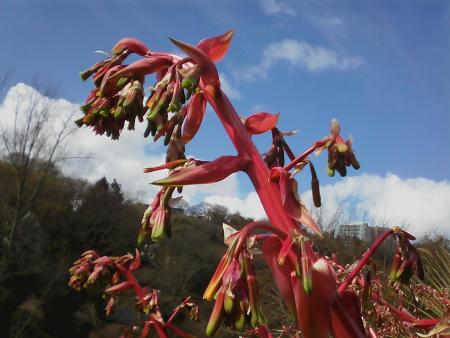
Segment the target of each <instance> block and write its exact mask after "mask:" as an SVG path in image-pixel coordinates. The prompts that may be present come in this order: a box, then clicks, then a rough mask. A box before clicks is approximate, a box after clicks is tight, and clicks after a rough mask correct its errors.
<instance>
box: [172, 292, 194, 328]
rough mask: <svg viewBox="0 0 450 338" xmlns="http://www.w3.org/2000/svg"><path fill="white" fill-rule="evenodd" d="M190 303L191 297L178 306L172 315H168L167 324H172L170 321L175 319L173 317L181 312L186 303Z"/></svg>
mask: <svg viewBox="0 0 450 338" xmlns="http://www.w3.org/2000/svg"><path fill="white" fill-rule="evenodd" d="M190 301H191V297H190V296H189V297H186V298H185V299H184V300H183V301H182V302H181V304H180V305H178V306H177V307H176V308H175V310H174V311H173V312H172V314H171V315H170V317H169V319H168V320H167V323H170V322H172V320H174V319H175V317H176V316H177V315H178V313H179V312H180V311H181V310H183V308H184V306H185V305H186V303H188V302H190Z"/></svg>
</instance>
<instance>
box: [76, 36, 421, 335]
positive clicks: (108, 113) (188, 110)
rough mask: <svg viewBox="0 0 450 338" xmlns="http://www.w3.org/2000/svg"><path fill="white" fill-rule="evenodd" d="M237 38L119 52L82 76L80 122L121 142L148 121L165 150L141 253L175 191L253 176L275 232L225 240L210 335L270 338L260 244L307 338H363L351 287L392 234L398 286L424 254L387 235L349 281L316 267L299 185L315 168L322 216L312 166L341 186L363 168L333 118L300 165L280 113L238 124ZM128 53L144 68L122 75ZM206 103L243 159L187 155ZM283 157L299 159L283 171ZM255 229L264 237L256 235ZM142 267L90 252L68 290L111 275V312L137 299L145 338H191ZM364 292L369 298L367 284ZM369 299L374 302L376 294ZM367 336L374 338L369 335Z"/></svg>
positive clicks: (249, 228)
mask: <svg viewBox="0 0 450 338" xmlns="http://www.w3.org/2000/svg"><path fill="white" fill-rule="evenodd" d="M233 34H234V31H229V32H226V33H224V34H222V35H218V36H215V37H211V38H207V39H204V40H202V41H200V42H199V43H198V44H197V45H195V46H194V45H189V44H187V43H184V42H181V41H178V40H174V39H171V41H172V42H173V43H174V44H175V45H176V46H177V47H179V48H180V49H181V50H182V51H183V52H185V53H186V54H187V56H186V57H179V56H176V55H172V54H168V53H159V52H155V51H150V50H149V49H148V48H147V47H146V46H145V45H144V44H143V43H142V42H140V41H138V40H134V39H130V38H126V39H123V40H121V41H119V42H118V43H117V44H116V46H115V47H114V48H113V54H114V55H113V56H111V57H109V58H107V59H106V60H103V61H101V62H99V63H97V64H96V65H94V66H93V67H91V68H90V69H88V70H87V71H86V72H84V73H82V74H81V76H82V78H83V79H86V78H88V77H89V76H91V75H94V85H95V88H94V90H92V91H91V93H90V94H89V96H88V98H87V99H86V103H85V105H84V106H83V107H82V110H83V112H84V117H83V118H82V119H80V120H78V121H77V124H78V125H80V126H81V125H87V126H90V127H93V128H94V130H95V131H96V132H97V133H100V134H103V133H106V134H107V135H108V136H111V137H112V138H118V137H119V135H120V132H121V130H122V129H123V127H124V124H125V122H128V128H129V129H133V127H134V123H135V119H136V117H137V118H138V120H139V121H141V120H143V119H144V118H145V119H146V120H147V129H146V131H145V134H144V136H148V135H150V134H151V135H152V136H153V139H154V141H155V142H156V141H157V140H158V139H160V138H163V140H164V141H163V142H164V145H167V153H166V163H165V164H162V165H160V166H157V167H153V168H147V169H145V172H151V171H155V170H160V169H168V170H169V171H170V172H169V175H168V176H167V177H166V178H164V179H162V180H158V181H156V182H153V184H156V185H160V186H162V189H161V190H160V192H159V193H158V194H157V196H156V197H155V199H154V201H153V202H152V203H151V204H150V206H149V208H148V209H147V210H146V212H145V214H144V217H143V219H142V224H141V231H140V234H139V239H138V242H139V243H141V242H142V241H143V240H144V239H145V238H146V237H147V236H148V235H149V236H150V237H151V239H152V240H154V241H157V240H160V239H161V238H162V235H163V233H164V232H165V233H166V234H167V235H170V210H171V209H170V205H169V202H170V199H171V197H172V194H173V193H174V190H175V187H177V189H178V191H179V192H181V188H182V187H183V186H184V185H191V184H208V183H214V182H218V181H221V180H223V179H225V178H226V177H228V176H229V175H231V174H232V173H235V172H238V171H243V172H245V173H246V174H247V175H248V177H249V179H250V181H251V182H252V184H253V186H254V187H255V190H256V192H257V194H258V197H259V199H260V201H261V204H262V206H263V208H264V210H265V211H266V214H267V217H268V223H262V222H253V223H250V224H248V225H246V226H245V227H243V228H242V229H241V230H239V231H237V232H236V233H234V234H233V235H231V236H229V237H228V238H227V239H226V243H227V244H228V245H229V248H228V250H227V252H226V254H225V255H224V256H223V257H222V259H221V260H220V262H219V264H218V266H217V268H216V271H215V273H214V275H213V276H212V278H211V281H210V283H209V285H208V287H207V288H206V290H205V293H204V295H203V298H204V299H206V300H209V301H211V300H213V299H215V305H214V309H213V312H212V314H211V317H210V320H209V322H208V326H207V329H206V333H207V335H212V334H214V332H215V331H216V330H217V328H218V326H219V325H220V324H221V323H222V322H224V323H225V324H226V325H229V326H231V327H233V328H235V329H238V330H241V331H242V330H244V329H245V327H246V325H247V326H252V327H253V328H254V329H253V330H252V331H251V334H257V335H259V336H260V337H271V336H270V333H269V331H268V329H267V327H266V326H265V322H266V320H265V317H264V315H263V312H262V308H261V302H260V299H259V291H258V288H257V281H256V275H255V272H254V264H253V260H254V257H253V256H252V254H251V252H252V250H254V247H253V246H254V245H259V244H260V243H261V249H262V252H263V257H264V260H265V261H266V263H267V265H268V266H269V268H270V269H271V271H272V275H273V277H274V280H275V284H276V286H277V287H278V289H279V291H280V295H281V297H282V298H283V301H284V302H285V303H286V305H287V307H288V309H289V310H290V311H291V312H292V314H293V315H294V317H295V318H296V320H297V324H298V328H299V329H300V330H301V332H302V335H303V336H305V337H306V338H310V337H319V338H320V337H327V336H328V335H329V334H330V333H331V334H333V335H334V336H335V337H363V336H365V335H366V333H365V328H364V326H363V325H362V320H361V313H360V310H359V309H360V305H361V304H360V303H359V299H358V298H357V296H356V294H355V293H354V292H353V290H351V288H349V285H351V284H352V283H353V282H354V280H358V279H359V280H361V278H362V275H361V271H362V269H363V268H364V267H365V266H366V265H367V264H368V262H369V260H370V258H371V257H372V255H373V253H374V252H375V250H376V249H377V248H378V247H379V245H381V243H382V242H383V241H384V240H385V239H386V238H387V237H389V236H391V235H395V236H396V237H397V238H398V243H399V246H398V249H397V255H396V256H395V258H394V265H393V269H392V272H391V275H390V280H391V281H396V280H398V279H400V280H403V281H404V280H406V279H407V278H408V277H409V276H410V274H411V273H412V272H415V273H417V274H418V275H419V276H422V275H423V270H422V265H421V262H420V258H419V256H418V253H417V250H416V249H415V248H414V247H413V246H412V245H411V243H410V242H409V241H410V240H412V239H413V238H412V236H411V235H409V234H407V233H406V232H404V231H401V230H400V229H397V228H395V229H392V230H390V231H388V232H386V233H385V234H384V235H382V236H381V237H380V238H379V239H377V240H376V241H375V243H374V244H373V245H372V247H371V248H370V249H369V251H368V252H367V253H366V254H365V255H364V256H363V257H362V259H361V260H360V261H359V262H358V264H357V265H356V266H355V267H354V268H353V270H352V271H350V272H349V273H348V274H347V275H346V276H345V278H343V281H342V282H341V283H339V282H340V280H341V278H340V277H338V275H337V274H336V272H335V270H334V269H333V267H335V268H336V270H337V271H338V272H339V275H342V274H343V273H344V272H343V271H344V268H343V267H341V266H339V265H338V264H337V260H336V259H334V260H333V261H329V260H327V259H325V258H321V257H319V256H318V254H316V253H315V252H314V250H313V245H312V241H311V240H309V239H308V238H307V237H306V232H305V228H303V227H302V225H303V226H305V227H306V228H307V229H309V230H311V231H313V232H315V233H317V234H319V235H320V234H321V229H320V228H319V226H318V225H317V224H316V222H315V220H314V219H313V217H312V216H311V215H310V214H309V212H308V210H307V209H306V207H305V206H304V205H303V204H302V203H301V201H300V199H299V194H298V186H297V182H296V180H295V179H294V177H293V176H294V174H295V173H297V172H299V171H301V170H302V169H303V168H304V166H306V165H308V164H309V166H310V170H311V190H312V193H313V201H314V204H315V206H316V207H319V206H320V205H321V199H320V190H319V181H318V178H317V173H316V171H315V169H314V166H313V165H312V163H311V162H310V161H309V156H310V155H311V154H312V153H313V152H315V151H318V152H320V151H321V150H324V149H327V150H328V174H329V175H330V176H333V175H334V173H335V171H336V170H337V171H338V172H339V174H340V175H341V176H345V175H346V174H347V167H348V166H350V165H351V166H353V167H354V168H355V169H358V168H359V163H358V161H357V160H356V157H355V153H354V151H353V149H352V139H351V138H350V139H348V140H347V141H345V140H344V139H343V138H342V137H341V135H340V125H339V123H338V122H337V121H336V120H333V121H332V122H331V127H330V134H329V135H328V136H326V137H325V138H323V139H322V140H319V141H316V142H315V143H313V145H312V146H311V147H310V148H308V149H307V150H306V151H304V152H303V153H302V154H300V155H299V156H295V154H294V152H293V151H292V149H291V148H290V147H289V145H288V144H287V142H286V140H285V139H284V136H287V135H290V134H292V133H283V132H280V131H279V130H278V129H277V127H276V125H277V123H278V120H279V115H278V114H277V115H273V114H270V113H256V114H253V115H251V116H249V117H247V118H246V119H245V120H242V119H241V118H240V117H239V115H238V114H237V113H236V111H235V109H234V107H233V106H232V104H231V103H230V101H229V100H228V98H227V97H226V95H225V94H224V92H223V91H222V89H221V86H220V80H219V75H218V74H219V73H218V71H217V68H216V66H215V64H214V62H216V61H219V60H221V59H222V58H223V57H224V56H225V54H226V52H227V50H228V48H229V46H230V43H231V39H232V37H233ZM130 53H136V54H138V55H140V56H142V59H140V60H138V61H135V62H133V63H131V64H130V65H123V64H122V63H123V62H124V60H125V59H126V57H127V56H128V55H129V54H130ZM147 74H155V77H156V82H155V84H154V86H153V87H151V93H150V95H149V97H148V98H147V100H146V101H145V105H144V104H143V102H144V100H143V95H144V94H143V92H144V91H143V84H144V80H145V76H146V75H147ZM206 104H209V105H210V106H211V107H212V109H213V110H214V111H215V112H216V114H217V116H218V118H219V120H220V122H221V123H222V125H223V127H224V129H225V131H226V133H227V134H228V136H229V138H230V140H231V141H232V143H233V145H234V147H235V149H236V152H237V154H236V156H220V157H218V158H217V159H215V160H213V161H210V162H206V161H198V160H194V159H186V156H185V146H186V145H187V144H188V143H189V142H190V141H191V140H192V139H193V137H195V136H196V134H197V132H198V131H199V128H200V126H201V123H202V121H203V118H204V114H205V110H206ZM144 115H145V116H144ZM268 131H271V133H272V146H271V148H270V150H269V151H268V152H267V153H266V154H265V155H264V159H263V157H262V156H261V155H260V153H259V151H258V149H257V148H256V146H255V144H254V143H253V141H252V139H251V137H252V135H256V134H262V133H265V132H268ZM285 154H286V155H287V156H288V158H289V159H290V161H291V162H290V163H288V164H287V165H285V161H284V160H285ZM293 169H294V172H291V171H292V170H293ZM255 229H258V230H263V231H265V232H266V233H258V234H256V235H255V234H253V230H255ZM139 264H140V261H139V260H138V255H136V258H133V257H132V256H131V255H126V256H123V257H119V258H103V257H102V258H99V257H98V255H96V254H95V253H94V252H87V253H85V254H83V256H82V258H81V259H80V260H79V261H77V262H76V264H75V266H74V267H73V268H72V269H71V273H72V274H73V276H72V278H71V280H70V285H71V286H72V287H74V288H75V289H80V288H81V287H83V286H84V287H86V286H88V285H89V283H91V282H95V281H96V280H98V279H100V278H104V277H105V276H106V275H107V274H106V273H105V271H109V272H111V270H112V271H115V273H114V275H113V276H114V277H113V278H112V279H111V283H110V285H109V286H108V288H107V290H106V293H107V294H108V295H109V297H110V298H109V301H108V306H107V308H108V311H110V310H111V309H112V308H113V306H114V303H115V302H116V297H117V295H118V294H121V293H122V292H125V291H127V290H131V289H132V290H134V292H135V293H136V294H137V296H138V303H139V308H140V309H141V310H142V311H143V312H144V313H146V314H148V315H149V316H148V318H147V320H146V321H145V323H144V328H143V331H142V335H141V336H142V337H145V336H147V334H148V333H149V331H150V330H151V329H153V330H154V331H155V333H156V334H157V335H158V336H160V337H166V336H167V332H168V330H171V331H172V332H173V333H175V334H176V335H178V336H180V337H189V335H188V334H186V333H184V332H183V331H182V330H180V329H178V328H175V327H174V326H173V325H172V324H171V320H172V317H170V319H169V320H168V321H167V322H164V320H163V319H162V316H161V313H160V311H159V293H158V292H157V291H156V290H147V289H144V288H142V287H140V285H139V283H138V282H137V280H136V279H135V278H134V276H133V275H132V273H131V272H132V271H133V270H135V269H136V268H137V266H139ZM122 277H124V278H122ZM88 281H89V283H88ZM353 287H354V286H352V288H353ZM365 289H366V291H367V285H366V287H365ZM365 294H366V296H365V297H368V294H369V293H368V292H366V293H365ZM175 313H178V312H177V310H175V311H174V314H175ZM416 324H417V323H416ZM417 325H420V324H417ZM369 333H370V330H369ZM370 334H371V335H372V336H373V335H374V333H373V330H372V332H371V333H370Z"/></svg>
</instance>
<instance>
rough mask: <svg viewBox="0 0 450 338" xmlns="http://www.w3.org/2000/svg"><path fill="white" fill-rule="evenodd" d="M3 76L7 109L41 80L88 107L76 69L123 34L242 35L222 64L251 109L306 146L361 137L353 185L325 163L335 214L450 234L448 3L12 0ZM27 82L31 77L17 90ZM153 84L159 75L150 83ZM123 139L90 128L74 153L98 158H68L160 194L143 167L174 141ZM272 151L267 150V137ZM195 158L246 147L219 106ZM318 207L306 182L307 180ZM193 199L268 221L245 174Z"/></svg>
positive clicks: (65, 106)
mask: <svg viewBox="0 0 450 338" xmlns="http://www.w3.org/2000/svg"><path fill="white" fill-rule="evenodd" d="M0 20H1V29H0V39H1V41H2V53H0V72H6V71H11V72H12V75H11V77H10V85H11V88H10V89H9V91H7V92H6V93H4V94H3V97H2V101H3V103H2V104H1V106H0V117H1V120H2V122H3V123H7V121H8V117H7V115H8V114H9V113H10V108H9V107H11V102H13V101H14V98H17V97H18V96H20V95H29V94H30V93H34V92H33V90H34V89H33V88H32V87H30V85H31V84H32V83H33V79H34V78H36V77H38V78H39V79H40V82H43V83H47V84H49V85H51V86H55V87H58V88H59V91H58V97H59V98H60V100H56V101H54V102H53V101H52V104H55V107H57V109H55V111H57V112H58V113H59V114H68V113H70V112H71V111H73V110H76V109H77V107H78V105H79V103H81V102H82V101H83V99H84V97H85V96H86V95H87V93H88V90H89V89H90V85H89V84H87V83H83V82H81V81H80V80H79V77H78V73H79V72H80V71H81V70H84V69H85V68H87V67H88V66H90V65H91V64H92V63H94V62H96V61H97V60H98V59H99V57H100V56H99V55H97V54H95V53H94V51H96V50H110V48H111V47H112V46H113V45H114V43H115V41H117V40H118V39H120V38H122V37H125V36H134V37H137V38H139V39H141V40H143V41H144V42H145V43H146V44H147V45H148V46H149V47H150V48H151V49H153V50H166V51H175V47H174V46H172V45H171V44H170V43H169V41H168V40H167V37H176V38H178V39H181V40H185V41H188V42H192V43H195V42H196V41H198V40H200V39H201V38H203V37H205V36H208V35H216V34H219V33H222V32H224V31H226V30H228V29H230V28H234V29H236V35H235V37H234V40H233V44H232V47H231V49H230V51H229V53H228V55H227V57H226V58H225V59H224V60H223V61H222V62H220V64H219V65H218V67H219V71H220V76H221V82H222V86H223V88H224V90H225V92H226V93H227V94H228V95H229V97H230V98H231V99H232V101H233V102H234V104H235V106H236V108H237V110H238V111H239V113H241V114H242V115H247V114H250V113H253V112H256V111H270V112H281V118H280V122H279V126H280V128H281V129H284V130H291V129H296V130H299V133H298V135H297V136H295V137H294V138H292V139H291V143H292V148H293V149H294V150H295V152H297V153H300V152H301V151H302V150H303V149H305V148H306V147H308V146H309V145H310V144H311V143H312V142H313V141H315V140H316V139H318V138H321V137H323V136H324V135H326V134H327V132H328V123H329V120H330V119H331V118H333V117H336V118H338V119H339V120H340V121H341V124H342V129H343V134H344V135H345V136H346V135H348V134H350V133H351V134H352V136H353V138H354V140H355V150H356V152H357V155H358V159H359V160H360V162H361V165H362V168H361V170H360V171H358V172H355V171H349V177H348V178H346V179H340V178H333V179H330V178H328V177H326V172H325V168H326V163H325V162H326V159H325V158H324V156H323V155H322V157H321V158H319V159H316V160H315V162H316V168H317V170H318V171H319V179H320V181H321V183H322V184H323V191H322V193H323V196H324V205H325V208H326V210H327V211H328V212H329V213H332V212H333V210H335V209H336V208H337V207H341V208H342V209H344V210H345V212H347V213H348V217H352V218H354V219H357V220H359V219H360V218H361V217H363V216H364V217H368V219H370V220H371V221H372V222H374V223H376V222H382V221H383V220H386V219H388V220H390V221H391V222H397V223H404V224H409V226H410V228H411V229H412V230H415V231H416V233H419V234H423V233H424V232H426V231H428V230H438V231H441V232H445V233H447V234H450V213H449V208H448V205H450V183H449V180H450V156H448V155H449V149H450V95H449V94H450V57H449V56H450V55H449V54H450V2H448V1H438V0H435V1H426V0H422V1H416V0H411V1H377V2H373V1H365V0H364V1H356V0H355V1H333V0H314V1H313V0H282V1H280V0H244V1H240V0H223V1H212V0H185V1H175V0H166V1H161V2H153V1H152V2H149V1H137V0H132V1H116V0H108V1H107V0H98V1H88V0H77V1H56V0H33V1H31V0H29V1H24V0H14V1H12V0H3V1H1V2H0ZM18 83H20V84H18ZM149 84H150V83H149ZM141 134H142V130H141V127H138V129H137V132H136V133H134V134H132V133H124V135H123V137H121V140H119V141H118V142H112V141H110V140H109V139H106V138H101V137H97V136H94V135H92V134H91V133H90V132H89V131H88V130H85V129H84V130H83V129H82V130H78V131H77V132H76V134H75V136H74V138H73V140H72V144H73V147H74V148H76V149H84V150H87V151H89V152H92V153H95V154H96V158H95V160H93V161H91V163H89V164H88V166H89V170H87V169H86V166H82V167H80V168H76V166H67V168H65V170H72V171H73V172H75V173H76V174H78V175H80V176H82V177H85V178H87V179H90V180H94V179H96V178H97V177H100V176H102V175H106V176H107V177H108V178H111V179H112V178H114V177H115V178H117V179H118V181H119V182H121V183H122V185H123V187H124V188H125V189H127V191H128V192H129V194H130V196H134V197H139V198H149V196H151V195H152V194H153V193H154V191H155V190H154V189H153V188H152V187H151V186H150V185H149V184H148V183H149V182H151V181H152V180H153V179H154V178H155V177H150V176H148V175H144V174H142V168H143V167H145V166H149V165H151V164H155V163H158V162H160V161H161V160H162V159H163V155H162V154H163V151H164V149H163V147H162V145H160V144H156V145H153V144H150V142H149V141H148V140H145V139H143V138H142V137H141ZM255 141H256V143H257V145H258V146H259V147H260V149H261V151H265V150H267V148H268V145H269V139H268V138H267V137H265V136H258V137H255ZM187 153H188V154H189V155H192V156H195V157H198V158H205V159H206V158H208V159H212V158H214V157H216V156H218V155H222V154H233V153H234V150H233V148H232V146H231V144H230V142H229V141H228V140H227V138H226V137H225V134H224V132H223V131H222V130H221V126H220V124H219V123H218V121H217V119H216V117H215V116H214V114H213V113H212V112H211V111H209V112H208V113H207V115H206V120H205V121H204V125H203V126H202V128H201V131H200V134H199V136H198V138H197V139H196V140H194V141H193V142H192V144H191V145H190V146H189V147H188V150H187ZM299 180H300V187H301V189H302V194H303V195H302V196H303V197H304V199H305V200H307V201H308V198H309V194H308V192H307V191H306V190H307V189H308V186H309V183H308V180H307V179H306V178H304V177H300V178H299ZM186 199H187V200H188V201H193V202H194V201H199V200H202V199H204V200H206V201H208V202H211V203H222V204H224V205H226V206H228V207H229V208H230V209H231V210H233V211H239V212H241V213H243V214H244V215H248V216H253V217H259V216H261V215H262V212H261V208H260V206H259V202H258V200H257V197H256V195H255V194H254V193H252V191H251V187H250V185H249V183H248V182H247V180H246V178H245V177H244V176H243V175H233V176H231V177H230V178H228V179H227V180H226V181H225V182H222V183H219V184H217V185H215V186H210V187H200V188H191V189H187V190H186Z"/></svg>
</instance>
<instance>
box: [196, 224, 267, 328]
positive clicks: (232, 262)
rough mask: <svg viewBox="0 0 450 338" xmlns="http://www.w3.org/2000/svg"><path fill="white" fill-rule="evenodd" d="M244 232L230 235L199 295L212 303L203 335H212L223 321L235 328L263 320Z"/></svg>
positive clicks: (262, 322) (251, 260)
mask: <svg viewBox="0 0 450 338" xmlns="http://www.w3.org/2000/svg"><path fill="white" fill-rule="evenodd" d="M243 234H244V232H242V231H241V232H239V233H236V234H235V235H233V238H232V239H230V240H231V242H230V245H229V248H228V250H227V252H226V254H225V255H224V256H223V257H222V259H221V261H220V263H219V265H218V266H217V269H216V271H215V273H214V275H213V277H212V278H211V281H210V283H209V285H208V287H207V288H206V290H205V293H204V295H203V298H204V299H206V300H209V301H210V300H212V299H214V298H215V304H214V308H213V311H212V313H211V316H210V319H209V321H208V326H207V328H206V335H207V336H211V335H213V334H214V333H215V332H216V330H217V328H218V327H219V325H220V323H221V322H222V321H223V322H225V324H226V325H227V326H229V327H231V328H235V329H237V330H239V331H242V330H244V329H245V327H247V326H249V325H251V326H252V327H260V326H261V325H264V324H265V323H266V318H265V316H264V314H263V312H262V307H261V302H260V297H259V289H258V286H257V282H256V276H255V270H254V258H253V255H252V254H251V252H250V249H251V245H250V244H247V243H244V242H243V241H244V240H245V237H246V236H245V235H243Z"/></svg>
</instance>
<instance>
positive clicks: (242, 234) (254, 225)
mask: <svg viewBox="0 0 450 338" xmlns="http://www.w3.org/2000/svg"><path fill="white" fill-rule="evenodd" d="M255 229H261V230H267V231H270V232H272V233H273V234H275V235H277V236H278V237H280V238H281V239H284V238H285V237H286V234H285V233H284V232H283V231H280V230H279V229H278V228H275V227H274V226H272V225H271V224H269V223H267V222H251V223H248V224H247V225H245V226H244V227H243V228H242V229H241V230H240V231H239V233H237V236H239V241H238V243H237V245H236V249H235V251H234V258H235V259H237V257H238V256H239V254H240V253H241V251H242V248H243V246H244V245H245V244H246V243H247V238H248V236H249V235H251V232H252V231H253V230H255Z"/></svg>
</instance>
